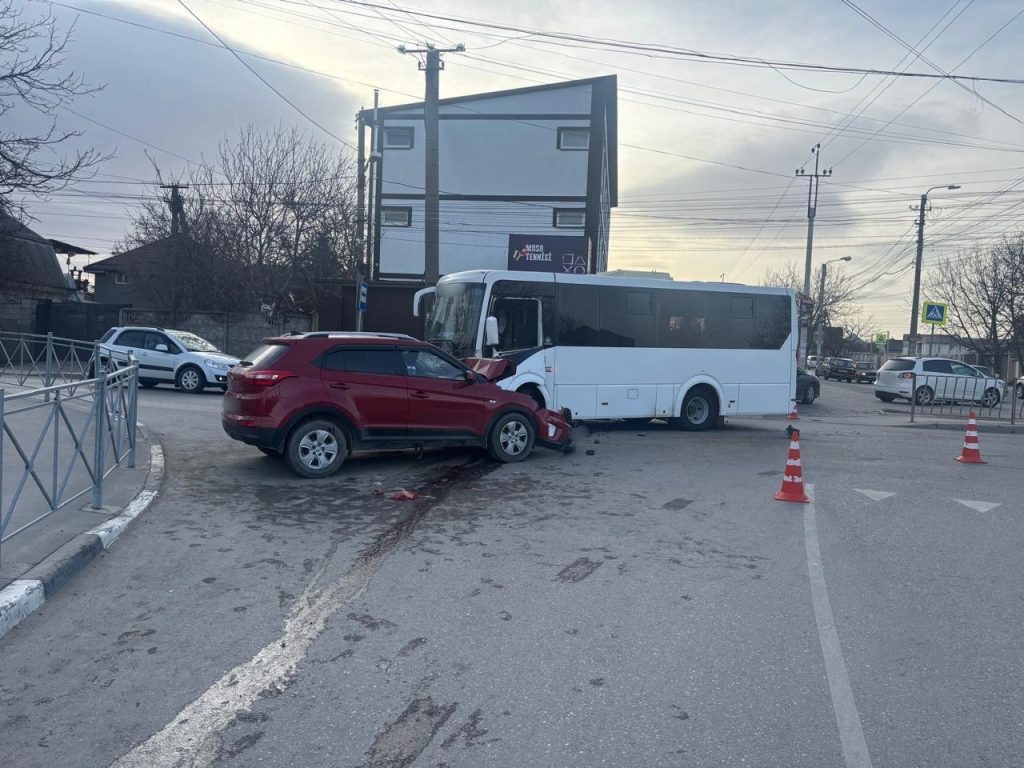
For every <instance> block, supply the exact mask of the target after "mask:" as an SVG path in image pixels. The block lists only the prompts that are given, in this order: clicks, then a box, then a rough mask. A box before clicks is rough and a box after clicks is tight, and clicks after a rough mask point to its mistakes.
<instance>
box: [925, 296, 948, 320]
mask: <svg viewBox="0 0 1024 768" xmlns="http://www.w3.org/2000/svg"><path fill="white" fill-rule="evenodd" d="M948 310H949V305H948V304H944V303H943V302H941V301H926V302H925V303H924V306H923V307H922V308H921V322H922V323H928V324H929V325H945V324H946V317H947V316H948V314H949V312H948Z"/></svg>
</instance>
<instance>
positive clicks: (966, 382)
mask: <svg viewBox="0 0 1024 768" xmlns="http://www.w3.org/2000/svg"><path fill="white" fill-rule="evenodd" d="M910 376H911V381H912V384H911V391H912V394H913V397H912V398H911V401H910V420H911V421H914V419H915V417H917V416H956V417H961V416H962V417H966V416H967V415H968V414H969V413H971V412H975V413H977V415H979V416H981V417H983V418H988V419H1008V420H1009V422H1010V423H1011V424H1015V423H1016V421H1017V419H1018V418H1021V417H1022V416H1024V413H1022V410H1024V402H1022V401H1021V400H1020V399H1019V398H1018V397H1017V387H1016V386H1015V385H1014V382H1007V383H1005V384H1004V385H1003V386H1002V387H1000V383H1001V382H999V381H997V380H995V379H986V378H980V379H979V378H973V377H968V376H942V375H937V374H933V373H926V374H917V373H911V374H910Z"/></svg>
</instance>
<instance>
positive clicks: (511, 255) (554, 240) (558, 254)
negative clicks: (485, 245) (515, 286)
mask: <svg viewBox="0 0 1024 768" xmlns="http://www.w3.org/2000/svg"><path fill="white" fill-rule="evenodd" d="M508 268H509V269H510V270H515V271H517V272H562V273H566V274H570V275H585V274H587V273H588V272H590V247H589V241H588V239H587V238H586V237H583V236H581V235H509V236H508Z"/></svg>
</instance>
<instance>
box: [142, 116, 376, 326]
mask: <svg viewBox="0 0 1024 768" xmlns="http://www.w3.org/2000/svg"><path fill="white" fill-rule="evenodd" d="M158 175H159V174H158ZM354 181H355V177H354V172H353V169H352V161H351V159H350V158H348V157H347V156H346V155H343V154H340V153H338V152H332V151H330V150H329V149H328V148H327V147H324V146H322V145H320V144H318V143H316V142H314V141H310V140H308V139H307V138H306V136H305V135H304V134H302V133H301V132H299V131H298V130H296V129H286V128H283V127H280V126H279V127H277V128H275V129H274V130H272V131H270V132H261V131H259V130H257V129H256V128H255V127H253V126H249V127H247V128H245V129H244V130H243V131H242V132H241V133H240V135H239V138H238V141H237V142H235V143H230V142H227V141H225V142H223V143H222V144H221V145H220V148H219V151H218V156H217V162H216V164H214V163H210V162H205V163H204V164H203V165H202V166H201V167H200V168H199V169H198V170H196V171H194V172H193V173H192V174H191V176H190V177H189V179H188V184H189V189H188V190H187V193H186V194H185V195H184V198H185V204H184V205H185V210H184V220H185V222H186V223H187V231H185V232H183V233H182V234H181V236H180V237H179V238H178V240H179V242H177V243H172V242H170V241H169V238H170V233H171V216H170V213H169V212H168V209H167V207H166V206H165V204H164V201H163V200H162V199H161V197H159V196H158V197H156V198H154V199H153V200H150V201H148V202H146V203H144V204H143V205H142V206H141V207H140V208H139V209H138V210H137V211H136V215H135V217H134V219H133V227H132V232H131V233H130V234H129V236H128V238H127V239H126V242H125V245H126V246H137V245H140V244H143V243H152V242H154V241H160V240H163V241H164V242H165V249H166V250H168V252H169V253H171V254H172V255H173V256H174V259H170V258H169V259H168V263H171V262H176V267H177V269H176V270H175V275H174V276H173V280H174V281H177V282H176V283H173V282H172V281H171V278H169V277H168V275H167V273H166V271H162V270H153V269H152V268H151V267H150V266H147V264H146V263H145V262H144V261H140V262H139V264H138V267H137V272H139V273H143V272H145V273H146V274H139V275H138V276H137V280H138V281H139V282H142V283H144V284H145V285H146V286H147V287H152V293H151V295H153V296H154V297H164V298H166V296H167V293H168V290H169V286H170V285H172V284H173V285H176V286H178V288H179V290H181V289H185V290H183V291H182V300H181V305H182V306H183V307H189V306H191V307H193V308H199V307H201V308H203V309H212V310H232V311H254V310H263V311H265V312H266V313H268V314H276V313H279V312H282V311H312V310H314V309H315V307H316V306H317V300H318V292H319V286H320V284H321V282H322V281H323V280H324V279H331V278H340V277H348V276H351V275H352V274H353V273H354V266H355V254H356V242H357V241H356V232H355V203H354V196H355V183H354ZM175 248H176V250H172V249H175ZM147 292H149V291H148V289H147Z"/></svg>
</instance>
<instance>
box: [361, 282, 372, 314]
mask: <svg viewBox="0 0 1024 768" xmlns="http://www.w3.org/2000/svg"><path fill="white" fill-rule="evenodd" d="M369 287H370V286H369V285H367V283H366V281H365V280H363V282H361V283H360V284H359V311H360V312H365V311H366V291H367V290H368V289H369Z"/></svg>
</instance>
